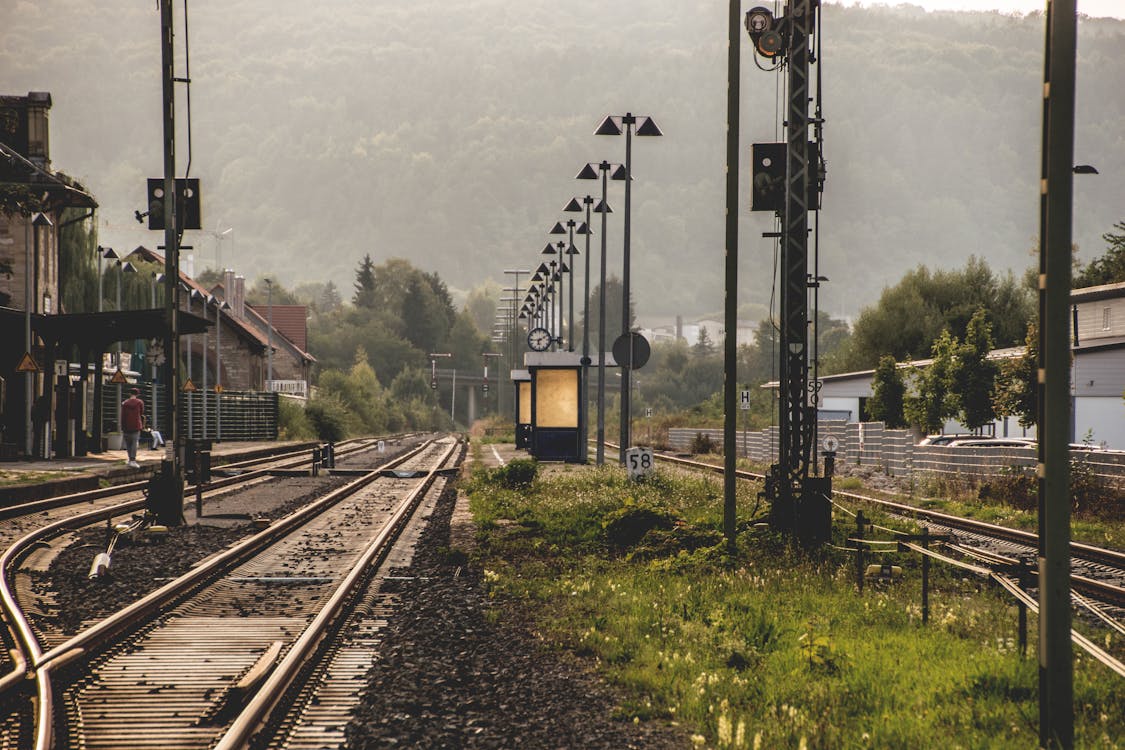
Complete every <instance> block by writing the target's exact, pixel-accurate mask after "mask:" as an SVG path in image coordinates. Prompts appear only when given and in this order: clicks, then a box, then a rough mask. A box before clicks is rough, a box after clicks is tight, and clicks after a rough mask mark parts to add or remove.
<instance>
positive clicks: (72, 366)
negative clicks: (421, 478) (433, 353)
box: [0, 92, 315, 459]
mask: <svg viewBox="0 0 1125 750" xmlns="http://www.w3.org/2000/svg"><path fill="white" fill-rule="evenodd" d="M51 104H52V102H51V95H50V94H49V93H46V92H31V93H29V94H27V95H26V96H0V459H13V458H19V457H37V458H52V457H65V456H72V455H78V456H81V455H85V454H86V453H87V452H98V451H101V450H103V449H104V448H105V447H106V446H107V445H108V444H109V443H107V438H108V437H109V436H107V435H105V434H104V433H106V432H112V430H114V429H115V427H116V425H115V424H114V423H115V422H116V419H117V416H116V415H117V409H118V403H119V401H120V399H119V397H118V393H117V391H116V390H115V388H120V387H121V385H120V384H119V385H117V386H114V387H110V386H108V385H107V383H106V381H107V380H108V379H109V378H110V376H112V375H118V377H121V378H123V379H127V382H128V383H137V384H140V385H141V386H142V394H143V395H144V397H145V398H146V401H148V402H149V404H150V407H149V411H150V413H151V414H153V417H154V418H155V417H156V416H157V415H159V414H161V413H162V412H161V411H160V410H159V409H153V408H152V406H153V405H154V404H155V402H157V401H158V400H160V397H159V391H160V390H161V389H162V388H163V385H162V384H158V383H157V382H156V380H157V379H158V375H159V372H158V368H156V367H155V365H156V361H157V360H158V357H157V356H153V355H154V354H156V352H155V351H154V350H153V345H154V343H155V342H158V341H160V340H161V339H162V337H163V335H164V332H165V329H166V322H165V313H164V309H163V302H162V298H163V294H162V293H161V295H160V298H159V299H158V298H157V283H156V276H157V271H156V270H153V279H152V302H153V304H151V305H149V304H145V305H144V306H143V308H144V309H126V308H127V307H129V305H128V304H125V305H122V309H112V310H106V311H101V312H90V311H87V310H85V309H83V307H86V306H88V302H87V303H86V304H83V302H82V299H86V300H88V299H89V297H90V296H96V295H93V293H92V292H91V293H90V294H89V295H85V296H76V295H74V294H72V293H71V292H72V291H73V289H72V287H73V279H74V278H75V277H74V275H73V272H71V273H68V270H67V268H66V267H65V266H66V265H67V261H66V258H67V257H68V253H71V254H72V255H73V253H74V252H78V251H81V250H85V249H86V248H85V246H84V245H83V246H78V245H75V241H74V239H73V236H72V234H73V231H74V230H73V228H72V227H74V225H79V226H80V227H81V228H84V229H86V233H85V234H86V236H89V235H90V234H92V232H93V228H94V226H95V223H94V218H95V213H96V210H97V208H98V204H97V202H96V200H95V199H94V197H93V196H92V195H91V194H90V192H89V191H87V190H86V189H85V188H84V187H83V186H82V185H81V184H79V183H78V182H76V181H75V180H73V179H71V178H69V177H67V176H66V175H65V174H63V173H62V172H57V171H54V170H53V168H52V165H51V159H50V148H49V147H50V139H49V127H48V115H49V112H50V109H51ZM68 227H71V228H68ZM68 238H69V239H68ZM90 249H91V250H92V249H93V248H90ZM98 250H99V251H100V248H99V249H98ZM98 257H99V259H100V258H101V255H100V254H99V256H98ZM126 258H127V259H131V260H133V261H137V262H140V261H145V262H148V263H150V264H153V265H152V268H153V269H159V271H163V268H164V258H163V257H162V256H161V255H158V254H156V253H154V252H152V251H150V250H148V249H147V248H144V247H139V248H137V249H136V250H134V251H133V252H132V253H130V254H129V255H128V256H126ZM126 258H122V259H121V260H120V261H119V262H121V263H122V264H123V263H124V262H125V260H126ZM99 263H100V261H99ZM101 273H102V270H101V268H100V265H99V269H98V274H101ZM91 277H92V278H93V279H95V283H96V280H97V279H98V278H99V277H98V275H96V274H92V273H91ZM102 277H103V278H107V276H106V275H104V274H103V276H102ZM122 280H123V279H122V277H118V278H117V279H116V283H121V282H122ZM87 281H88V280H87ZM179 281H180V284H181V288H182V290H183V293H182V294H181V310H182V311H183V312H182V313H181V315H180V316H179V319H180V332H181V335H182V344H183V346H184V348H185V355H186V356H185V359H186V362H187V363H190V364H189V371H190V372H191V373H192V375H191V377H192V378H193V382H194V383H195V384H197V387H203V386H204V384H206V387H207V389H208V390H210V391H211V392H212V393H211V397H212V399H214V396H215V395H216V394H215V393H214V391H215V388H214V386H215V385H217V384H219V383H222V385H223V387H224V388H225V389H227V390H229V391H236V392H247V393H249V394H250V395H251V396H252V395H253V393H254V392H262V391H280V392H284V393H286V394H287V395H292V396H296V397H303V396H305V395H307V392H308V381H309V375H310V369H311V366H312V364H313V363H314V362H315V358H314V357H312V355H311V354H309V353H308V352H307V351H306V350H305V347H306V345H307V344H306V340H305V339H306V333H305V329H304V318H305V313H304V311H303V308H302V309H301V310H297V309H296V308H297V307H298V306H281V305H278V306H270V307H273V310H272V317H274V318H275V325H274V326H273V328H272V330H271V326H270V324H269V319H270V317H271V310H269V309H267V308H260V309H257V310H256V309H254V308H253V307H252V306H250V305H248V304H246V303H245V300H244V294H243V289H242V279H241V278H239V277H235V276H234V274H233V272H231V273H230V274H228V275H227V278H225V279H224V283H223V284H220V285H217V287H216V288H215V289H210V290H209V289H205V288H204V287H202V286H201V285H200V284H199V283H197V282H196V281H195V280H194V279H191V278H190V277H188V276H187V275H186V274H184V273H183V272H180V278H179ZM107 283H109V282H107ZM126 286H128V285H126ZM228 289H230V290H232V291H230V292H228V291H227V290H228ZM101 291H102V290H99V294H100V293H101ZM161 292H162V287H161ZM67 299H75V300H77V301H76V302H74V303H72V305H71V306H73V307H75V308H76V309H73V310H70V309H67V306H68V303H67V301H66V300H67ZM224 301H225V302H226V303H227V305H223V304H222V303H223V302H224ZM133 306H134V307H136V305H135V304H134V305H133ZM227 306H229V309H222V310H220V309H219V308H220V307H223V308H227ZM278 322H280V323H281V325H278V324H277V323H278ZM216 326H219V327H220V328H221V332H220V331H219V329H217V328H216ZM283 331H284V332H283ZM220 340H221V349H219V348H218V345H219V342H220ZM271 345H272V346H271ZM118 350H120V353H118ZM271 353H272V356H271ZM271 369H272V371H273V378H272V379H270V378H269V374H270V370H271ZM183 374H184V375H187V373H183ZM150 394H151V396H150ZM199 395H203V394H199ZM246 400H247V399H243V401H246ZM202 402H203V403H204V405H205V406H206V404H207V403H208V402H207V400H206V398H204V399H203V401H202ZM267 427H268V425H267ZM273 430H274V432H276V417H275V418H274V420H273ZM267 434H268V431H267ZM233 439H258V438H256V437H244V438H237V437H236V438H233Z"/></svg>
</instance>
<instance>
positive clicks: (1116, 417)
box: [773, 282, 1125, 449]
mask: <svg viewBox="0 0 1125 750" xmlns="http://www.w3.org/2000/svg"><path fill="white" fill-rule="evenodd" d="M1070 299H1071V304H1072V307H1071V310H1072V325H1071V333H1072V342H1071V351H1072V353H1073V355H1074V357H1073V360H1072V365H1071V393H1072V396H1073V401H1072V404H1071V406H1072V409H1071V415H1072V416H1071V419H1072V423H1071V431H1070V436H1069V442H1072V443H1080V442H1084V441H1085V440H1087V438H1088V439H1089V440H1091V441H1092V443H1093V444H1094V445H1098V446H1101V447H1104V448H1111V449H1125V282H1121V283H1116V284H1104V285H1102V286H1093V287H1086V288H1083V289H1075V290H1074V291H1072V292H1071V294H1070ZM1022 354H1023V347H1017V348H1012V349H998V350H996V351H994V352H992V353H991V354H990V356H991V357H992V358H994V359H1003V358H1008V357H1017V356H1020V355H1022ZM927 364H929V360H917V361H915V362H912V363H909V364H900V365H899V366H900V367H903V368H907V367H910V366H917V367H925V366H926V365H927ZM874 374H875V371H874V370H861V371H857V372H849V373H842V374H839V375H827V376H823V377H821V378H820V381H821V390H820V409H819V411H820V417H821V419H843V420H846V421H848V422H864V421H868V417H867V410H866V405H867V400H868V399H869V398H871V395H872V390H871V384H872V380H873V377H874ZM773 387H776V383H775V384H773ZM945 431H946V432H954V433H957V432H968V430H967V429H966V428H965V427H964V426H963V425H960V424H958V423H957V422H950V423H948V424H947V425H946V428H945ZM986 432H991V433H992V434H994V435H995V436H996V437H1009V436H1018V437H1034V436H1035V428H1034V427H1031V428H1027V429H1025V428H1023V427H1021V426H1020V425H1019V423H1018V422H1017V421H1016V419H1015V418H1014V417H1010V418H1007V419H1004V420H997V421H996V422H995V423H994V424H993V425H992V426H991V429H989V428H986Z"/></svg>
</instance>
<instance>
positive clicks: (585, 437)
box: [563, 195, 594, 463]
mask: <svg viewBox="0 0 1125 750" xmlns="http://www.w3.org/2000/svg"><path fill="white" fill-rule="evenodd" d="M593 204H594V198H593V196H591V195H585V196H583V197H582V198H581V199H578V198H571V199H570V203H568V204H566V207H565V208H564V209H563V211H568V212H572V213H574V212H580V211H582V207H583V206H585V207H586V221H584V222H582V224H581V226H579V227H578V234H579V235H584V236H585V237H586V270H585V273H584V274H583V276H582V359H581V363H582V404H583V408H582V425H581V429H580V436H579V442H580V443H581V445H580V448H579V453H580V455H581V458H582V462H583V463H585V462H586V461H587V459H588V456H589V448H590V446H589V441H590V418H589V416H588V414H587V412H588V411H589V408H588V407H589V403H590V235H591V234H593V231H592V230H591V229H590V210H591V208H592V207H593ZM572 314H573V313H572Z"/></svg>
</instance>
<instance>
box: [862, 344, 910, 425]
mask: <svg viewBox="0 0 1125 750" xmlns="http://www.w3.org/2000/svg"><path fill="white" fill-rule="evenodd" d="M905 396H906V382H905V380H904V379H903V377H902V372H901V371H900V370H899V368H898V363H897V362H895V358H894V357H892V356H891V355H889V354H884V355H883V356H882V357H880V358H879V366H878V367H876V368H875V375H874V377H873V378H872V381H871V398H869V399H868V400H867V413H868V415H869V416H870V417H871V418H872V419H874V420H877V421H880V422H883V423H884V424H886V425H887V427H889V428H891V429H900V428H902V427H906V417H905V415H904V413H903V407H904V399H905Z"/></svg>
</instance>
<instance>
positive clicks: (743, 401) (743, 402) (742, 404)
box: [738, 391, 750, 411]
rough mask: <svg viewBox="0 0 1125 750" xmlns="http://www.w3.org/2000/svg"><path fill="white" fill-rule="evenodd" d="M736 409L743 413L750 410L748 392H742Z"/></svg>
mask: <svg viewBox="0 0 1125 750" xmlns="http://www.w3.org/2000/svg"><path fill="white" fill-rule="evenodd" d="M738 408H739V409H742V410H743V411H745V410H747V409H749V408H750V391H742V396H741V397H740V398H739V400H738Z"/></svg>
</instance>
